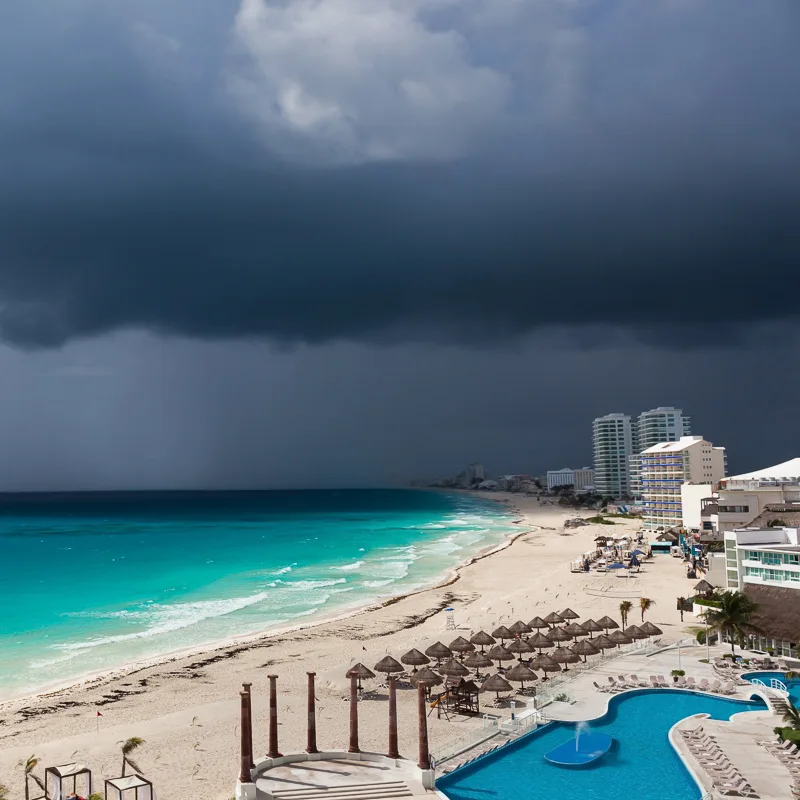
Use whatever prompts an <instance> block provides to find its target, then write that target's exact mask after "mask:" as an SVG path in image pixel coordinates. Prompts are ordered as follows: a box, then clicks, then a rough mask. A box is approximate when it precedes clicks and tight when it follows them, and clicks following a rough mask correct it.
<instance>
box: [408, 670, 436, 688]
mask: <svg viewBox="0 0 800 800" xmlns="http://www.w3.org/2000/svg"><path fill="white" fill-rule="evenodd" d="M443 682H444V678H443V677H442V676H441V675H437V674H436V673H435V672H434V671H433V670H432V669H431V668H430V667H423V668H422V669H420V670H417V672H416V673H415V674H414V675H412V676H411V683H413V684H414V685H415V686H416V685H417V684H418V683H421V684H422V685H423V686H427V687H428V688H430V687H431V686H438V685H439V684H440V683H443Z"/></svg>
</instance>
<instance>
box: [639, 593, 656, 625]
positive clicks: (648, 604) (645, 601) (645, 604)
mask: <svg viewBox="0 0 800 800" xmlns="http://www.w3.org/2000/svg"><path fill="white" fill-rule="evenodd" d="M655 604H656V601H655V600H651V599H650V598H649V597H640V598H639V610H640V611H641V612H642V622H644V612H645V611H649V610H650V609H651V608H652V607H653V606H654V605H655Z"/></svg>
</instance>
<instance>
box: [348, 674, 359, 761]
mask: <svg viewBox="0 0 800 800" xmlns="http://www.w3.org/2000/svg"><path fill="white" fill-rule="evenodd" d="M347 752H348V753H360V752H361V750H359V748H358V677H357V676H355V675H351V676H350V747H349V748H348V749H347Z"/></svg>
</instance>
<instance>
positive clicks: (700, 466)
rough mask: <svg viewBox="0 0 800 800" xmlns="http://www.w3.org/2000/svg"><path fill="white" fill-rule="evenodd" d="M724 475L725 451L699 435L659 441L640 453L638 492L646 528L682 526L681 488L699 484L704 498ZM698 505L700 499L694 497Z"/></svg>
mask: <svg viewBox="0 0 800 800" xmlns="http://www.w3.org/2000/svg"><path fill="white" fill-rule="evenodd" d="M724 476H725V448H724V447H714V445H713V444H711V442H708V441H706V440H705V439H703V437H702V436H681V438H680V439H678V440H677V441H676V442H661V443H659V444H657V445H654V446H653V447H648V448H647V450H645V451H644V452H643V453H642V454H641V478H640V480H641V492H642V506H643V507H644V525H645V527H646V528H649V529H651V530H655V529H657V528H672V527H684V520H683V502H682V493H681V490H682V487H683V484H684V483H695V484H701V485H702V489H700V490H699V492H698V494H702V495H703V496H704V497H707V496H708V495H709V494H710V493H711V490H712V488H713V484H715V483H717V482H718V481H719V480H721V479H722V478H723V477H724ZM697 500H698V502H699V500H700V498H697Z"/></svg>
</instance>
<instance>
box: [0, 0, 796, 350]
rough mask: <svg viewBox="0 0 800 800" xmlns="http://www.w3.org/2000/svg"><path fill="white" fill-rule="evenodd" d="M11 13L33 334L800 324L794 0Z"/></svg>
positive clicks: (14, 149)
mask: <svg viewBox="0 0 800 800" xmlns="http://www.w3.org/2000/svg"><path fill="white" fill-rule="evenodd" d="M0 22H1V23H2V24H0V69H2V74H3V75H4V76H5V77H4V78H3V81H4V84H5V87H4V92H3V95H4V100H3V102H1V103H0V153H2V155H0V338H2V340H4V341H5V342H7V343H10V344H12V345H15V346H20V347H49V346H54V345H60V344H62V343H64V342H67V341H69V340H71V339H75V338H79V337H86V336H93V335H98V334H103V333H106V332H109V331H113V330H115V329H120V328H141V329H147V330H151V331H154V332H157V333H164V332H167V333H174V334H182V335H188V336H191V337H199V338H210V339H212V338H227V337H264V338H269V339H272V340H275V341H278V342H283V343H292V342H303V341H304V342H327V341H332V340H341V339H346V340H353V341H420V340H445V341H453V340H456V341H469V342H474V341H485V340H495V339H506V338H508V337H512V336H520V335H523V334H526V333H529V332H530V331H532V330H534V329H535V328H537V327H543V326H564V325H566V326H589V325H591V326H597V325H599V326H609V327H614V328H617V329H621V330H623V331H626V332H629V333H631V334H633V335H634V336H638V337H640V338H645V339H648V338H652V335H653V332H654V331H657V332H658V334H657V335H658V338H659V339H660V340H661V342H662V343H663V344H666V345H671V344H674V345H675V346H685V345H687V344H689V345H691V344H693V343H695V342H697V343H698V344H700V343H703V344H705V343H707V342H708V341H709V337H710V336H711V335H712V333H713V331H714V329H715V328H718V327H719V326H724V330H725V332H726V333H725V336H727V335H728V332H730V331H732V330H739V331H741V330H746V328H747V326H749V325H756V324H758V323H761V322H766V321H769V322H774V321H776V320H791V319H793V318H794V317H795V316H796V315H797V314H798V306H797V303H796V300H795V293H796V291H797V289H798V288H800V280H799V279H798V269H797V266H798V264H800V225H798V219H799V218H800V149H798V147H797V142H798V141H800V93H798V92H797V86H798V85H800V63H799V62H800V59H798V57H797V55H796V37H795V34H796V31H797V30H798V25H800V11H799V10H798V6H797V4H796V3H795V2H793V1H792V0H762V2H759V3H748V2H737V3H733V4H731V3H730V2H723V1H722V0H703V1H700V2H697V0H695V1H694V2H685V1H684V0H627V2H623V0H602V2H601V0H583V1H582V2H580V1H579V2H576V1H575V0H570V1H567V0H563V1H562V2H559V1H556V0H547V2H545V1H544V0H529V1H528V2H523V0H493V2H489V0H404V2H399V0H397V1H395V0H371V1H370V2H367V0H283V2H268V1H267V0H242V1H241V2H230V1H229V2H224V3H210V2H197V0H195V1H194V2H191V3H189V2H187V0H176V2H173V3H170V4H163V3H155V2H150V1H149V0H128V2H125V3H123V4H121V7H120V8H117V9H109V8H108V7H107V4H106V3H100V2H99V0H71V2H59V3H56V2H42V3H38V4H25V6H21V7H19V8H13V9H8V8H5V9H4V10H3V11H0ZM754 285H757V286H759V287H761V288H759V289H758V290H757V291H754V290H753V289H752V287H753V286H754ZM677 322H680V323H681V324H680V325H677V324H675V323H677ZM710 332H711V333H710Z"/></svg>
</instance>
